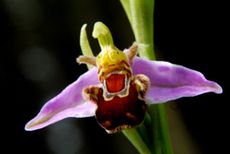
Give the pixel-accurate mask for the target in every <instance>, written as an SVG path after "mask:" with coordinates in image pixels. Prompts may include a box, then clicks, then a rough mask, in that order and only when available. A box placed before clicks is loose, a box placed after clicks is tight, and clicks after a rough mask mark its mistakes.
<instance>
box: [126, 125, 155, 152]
mask: <svg viewBox="0 0 230 154" xmlns="http://www.w3.org/2000/svg"><path fill="white" fill-rule="evenodd" d="M122 132H123V134H124V135H125V136H126V137H127V138H128V139H129V140H130V142H132V144H133V145H134V146H135V147H136V149H137V150H138V152H139V153H140V154H151V151H150V150H149V148H148V147H147V146H146V144H145V143H144V141H143V140H142V138H141V136H140V134H139V133H138V131H137V130H136V129H135V128H132V129H128V130H123V131H122Z"/></svg>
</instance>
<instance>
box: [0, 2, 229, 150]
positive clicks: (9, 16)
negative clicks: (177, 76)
mask: <svg viewBox="0 0 230 154" xmlns="http://www.w3.org/2000/svg"><path fill="white" fill-rule="evenodd" d="M226 6H227V5H226V4H223V3H222V1H213V2H211V1H208V0H199V1H183V0H173V1H166V0H156V9H155V19H154V20H155V27H154V31H155V34H154V37H155V48H156V52H157V57H158V59H159V60H165V61H170V62H172V63H176V64H181V65H184V66H187V67H189V68H193V69H195V70H198V71H200V72H202V73H203V74H205V76H206V77H207V78H208V79H210V80H213V81H216V82H218V83H219V84H220V85H221V86H222V87H223V89H224V93H223V94H222V95H215V94H213V93H209V94H205V95H201V96H198V97H194V98H182V99H180V100H178V101H177V103H172V104H170V105H168V107H169V108H170V109H172V110H175V111H177V112H178V113H179V115H181V116H180V118H181V120H182V123H184V125H185V128H186V130H187V132H188V133H189V136H191V138H192V140H193V143H195V145H196V146H195V147H194V148H197V149H198V151H200V153H202V154H212V153H213V154H214V153H215V154H222V153H229V150H228V149H229V148H228V146H229V140H228V139H229V129H228V128H227V125H228V124H229V108H228V103H229V100H228V99H227V96H228V92H229V87H228V85H229V81H228V80H229V75H228V73H229V64H228V63H229V58H228V57H229V56H227V53H228V52H229V45H228V44H229V26H227V22H228V20H229V14H228V13H227V7H226ZM96 21H103V22H104V23H105V24H106V25H107V26H108V27H109V28H110V30H111V32H112V34H113V37H114V40H115V43H116V45H117V47H118V48H120V49H124V48H127V47H129V46H130V45H131V44H132V42H133V41H134V37H133V34H132V31H131V28H130V25H129V23H128V20H127V18H126V16H125V13H124V11H123V9H122V7H121V5H120V3H119V1H118V0H110V1H103V0H97V1H94V0H81V1H80V0H69V1H63V0H44V1H42V0H40V1H39V0H0V51H1V52H0V58H1V60H0V69H1V71H0V73H1V78H0V79H1V80H0V82H1V91H2V92H1V95H2V96H1V151H2V152H1V153H15V152H14V151H15V150H16V151H17V153H23V154H31V153H33V154H49V153H51V154H64V153H65V154H74V153H80V154H92V153H101V154H107V153H110V154H115V153H119V154H122V153H123V154H127V153H133V154H134V153H137V152H136V151H135V149H134V148H133V147H132V145H130V143H129V142H127V140H126V139H125V138H124V137H123V135H122V134H119V133H117V134H115V135H107V134H106V133H105V132H104V130H103V129H101V128H100V127H99V126H98V125H97V123H96V121H95V119H94V118H86V119H67V120H64V121H62V122H59V123H57V124H54V125H52V126H50V127H47V128H45V129H42V130H38V131H34V132H26V131H24V125H25V123H26V122H27V121H28V120H30V119H31V118H32V117H34V116H35V115H36V114H37V112H38V111H39V110H40V108H41V106H42V105H43V104H44V102H45V101H47V100H48V99H50V98H52V97H53V96H55V95H56V94H57V93H58V92H60V91H61V90H62V89H63V88H64V87H65V86H67V85H68V84H70V83H71V82H73V81H74V80H76V79H77V78H78V76H79V75H80V74H82V73H83V72H85V71H86V70H87V69H86V67H85V66H83V65H81V66H79V65H78V64H76V62H75V58H76V57H77V56H79V55H80V54H81V50H80V48H79V31H80V28H81V26H82V25H83V24H84V23H88V29H87V30H88V32H89V33H88V34H89V37H91V32H92V27H93V24H94V23H95V22H96ZM90 40H91V42H90V43H91V44H92V46H93V49H94V50H95V53H98V52H99V47H98V45H97V42H96V41H95V40H94V39H91V38H90ZM227 79H228V80H227ZM169 116H171V115H169ZM170 123H174V121H171V122H170ZM174 129H177V128H174ZM174 144H178V145H177V146H178V147H180V144H181V143H179V142H178V143H175V142H174ZM183 146H184V145H183V144H182V145H181V148H183ZM179 149H180V148H179ZM188 150H189V149H188ZM3 151H6V152H3ZM177 151H180V150H177ZM175 154H179V152H177V153H175ZM184 154H186V153H184Z"/></svg>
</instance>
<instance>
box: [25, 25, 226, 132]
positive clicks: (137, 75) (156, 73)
mask: <svg viewBox="0 0 230 154" xmlns="http://www.w3.org/2000/svg"><path fill="white" fill-rule="evenodd" d="M93 36H94V37H95V38H97V39H98V41H99V44H100V47H101V52H100V53H99V54H98V55H97V57H93V56H80V57H79V58H78V59H77V61H78V62H79V63H84V64H90V65H92V66H94V67H93V68H92V69H90V70H88V71H87V72H85V73H84V74H82V75H81V76H80V77H79V78H78V79H77V80H76V81H75V82H73V83H72V84H70V85H69V86H67V87H66V88H65V89H64V90H63V91H62V92H60V94H58V95H57V96H55V97H54V98H52V99H51V100H49V101H48V102H46V104H45V105H44V106H43V107H42V109H41V111H40V112H39V113H38V115H37V116H36V117H35V118H33V119H32V120H31V121H29V122H28V123H27V124H26V126H25V130H28V131H32V130H37V129H40V128H43V127H46V126H48V125H51V124H53V123H55V122H58V121H60V120H62V119H65V118H68V117H75V118H84V117H92V116H95V118H96V120H97V122H98V123H99V125H100V126H102V127H103V128H104V129H105V130H106V131H107V132H108V133H115V132H117V131H119V130H122V129H126V128H132V127H135V126H137V125H139V124H140V123H141V122H142V121H143V119H144V116H145V112H146V108H147V107H148V105H149V104H158V103H165V102H168V101H171V100H175V99H179V98H181V97H192V96H197V95H200V94H203V93H207V92H214V93H217V94H219V93H222V88H221V87H220V86H219V85H218V84H217V83H215V82H213V81H209V80H207V79H206V78H205V77H204V76H203V74H201V73H200V72H198V71H195V70H192V69H189V68H186V67H184V66H180V65H175V64H172V63H169V62H163V61H150V60H147V59H142V58H139V57H138V56H137V51H138V44H136V43H134V44H133V45H132V46H131V47H130V48H129V49H125V50H124V51H120V50H119V49H118V48H117V47H115V45H114V44H113V39H112V35H111V33H110V31H109V29H108V28H107V27H106V26H105V25H104V24H103V23H101V22H97V23H96V24H95V25H94V30H93ZM87 41H88V40H87Z"/></svg>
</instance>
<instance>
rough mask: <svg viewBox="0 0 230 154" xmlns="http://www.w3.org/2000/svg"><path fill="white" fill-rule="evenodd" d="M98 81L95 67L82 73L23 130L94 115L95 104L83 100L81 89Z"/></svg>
mask: <svg viewBox="0 0 230 154" xmlns="http://www.w3.org/2000/svg"><path fill="white" fill-rule="evenodd" d="M98 83H99V81H98V78H97V68H93V69H91V70H90V71H88V72H86V73H84V74H82V75H81V76H80V77H79V78H78V79H77V81H75V82H74V83H72V84H70V85H69V86H68V87H66V88H65V89H64V90H63V91H62V92H61V93H60V94H58V95H57V96H56V97H54V98H52V99H51V100H49V101H48V102H47V103H46V104H45V105H44V106H43V107H42V109H41V111H40V112H39V113H38V115H37V116H36V117H35V118H34V119H32V120H31V121H29V122H28V123H27V124H26V126H25V130H28V131H32V130H36V129H40V128H43V127H46V126H48V125H50V124H53V123H55V122H57V121H60V120H62V119H64V118H68V117H78V118H81V117H90V116H94V115H95V110H96V106H95V105H94V104H93V103H91V102H84V100H83V97H82V89H83V88H85V87H87V86H88V85H95V84H98Z"/></svg>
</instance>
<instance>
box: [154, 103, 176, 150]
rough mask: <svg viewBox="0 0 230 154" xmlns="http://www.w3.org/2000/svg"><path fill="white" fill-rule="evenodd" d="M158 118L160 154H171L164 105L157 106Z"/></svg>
mask: <svg viewBox="0 0 230 154" xmlns="http://www.w3.org/2000/svg"><path fill="white" fill-rule="evenodd" d="M157 108H158V112H159V118H160V131H161V133H160V134H161V138H162V143H161V144H162V145H164V146H163V148H162V153H163V154H173V148H172V144H171V140H170V134H169V127H168V118H167V113H166V109H165V105H164V104H159V105H157Z"/></svg>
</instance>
